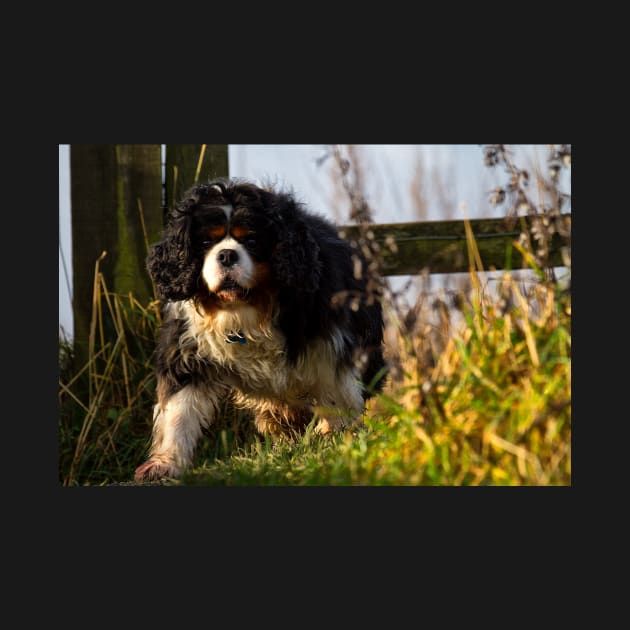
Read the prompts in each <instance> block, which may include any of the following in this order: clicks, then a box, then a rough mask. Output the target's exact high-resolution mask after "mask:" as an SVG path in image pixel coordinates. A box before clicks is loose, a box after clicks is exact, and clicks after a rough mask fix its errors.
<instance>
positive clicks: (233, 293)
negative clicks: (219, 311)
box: [192, 197, 276, 308]
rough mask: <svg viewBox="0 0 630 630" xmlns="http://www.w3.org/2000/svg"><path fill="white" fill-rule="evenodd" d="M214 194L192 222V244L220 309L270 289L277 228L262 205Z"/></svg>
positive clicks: (204, 278) (214, 300) (211, 294)
mask: <svg viewBox="0 0 630 630" xmlns="http://www.w3.org/2000/svg"><path fill="white" fill-rule="evenodd" d="M224 201H225V200H224V199H223V198H222V197H220V198H215V199H214V201H213V200H209V202H208V203H207V204H205V205H204V206H203V207H201V208H199V209H198V210H197V212H196V213H195V215H194V216H193V221H192V241H193V247H194V248H195V250H196V251H198V252H199V255H200V258H201V260H202V264H201V280H202V282H203V283H204V284H205V287H206V288H207V290H208V293H209V296H208V297H209V298H211V299H212V300H213V302H214V304H215V307H217V308H231V307H237V306H239V305H240V304H242V303H250V302H251V301H254V300H255V299H256V298H257V297H259V294H260V292H261V291H263V290H264V291H265V292H268V291H270V290H271V289H272V287H271V286H270V285H271V284H272V277H271V275H272V274H271V271H272V270H271V260H272V254H273V250H274V248H275V245H276V231H275V230H274V229H272V227H271V225H270V222H269V220H268V219H267V217H266V216H265V213H264V211H263V210H262V209H261V208H257V207H256V204H252V203H251V201H249V202H248V200H246V199H245V200H244V199H238V200H236V201H237V203H235V204H232V203H222V202H224Z"/></svg>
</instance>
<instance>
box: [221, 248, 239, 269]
mask: <svg viewBox="0 0 630 630" xmlns="http://www.w3.org/2000/svg"><path fill="white" fill-rule="evenodd" d="M217 258H218V259H219V262H220V263H221V265H222V266H223V267H231V266H232V265H235V264H236V263H237V262H238V252H236V251H234V250H233V249H222V250H221V251H220V252H219V253H218V254H217Z"/></svg>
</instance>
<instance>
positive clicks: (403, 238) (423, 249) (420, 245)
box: [340, 214, 571, 276]
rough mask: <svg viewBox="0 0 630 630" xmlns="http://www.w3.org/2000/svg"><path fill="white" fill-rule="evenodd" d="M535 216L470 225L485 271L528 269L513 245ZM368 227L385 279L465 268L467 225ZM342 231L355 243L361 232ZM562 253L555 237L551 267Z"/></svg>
mask: <svg viewBox="0 0 630 630" xmlns="http://www.w3.org/2000/svg"><path fill="white" fill-rule="evenodd" d="M570 216H571V215H570V214H563V215H561V218H562V220H564V221H570ZM533 218H534V217H532V216H525V217H519V218H518V219H516V220H514V219H510V220H509V221H508V220H507V219H505V218H500V219H471V220H470V221H469V224H470V228H471V231H472V233H473V236H474V237H475V242H476V245H477V249H478V250H479V256H480V258H481V262H482V263H483V266H484V269H485V270H488V269H491V268H494V269H507V268H509V269H523V268H527V267H528V266H529V265H528V263H527V261H525V260H524V259H523V257H522V255H521V254H520V253H519V251H518V250H517V249H516V248H514V247H513V245H512V244H513V242H514V241H515V240H517V239H518V237H519V235H520V234H521V232H522V231H524V230H525V231H529V230H530V229H531V224H532V221H533ZM521 221H522V222H523V223H522V224H521ZM510 224H511V225H510ZM368 229H369V230H370V231H371V232H372V233H373V234H374V240H375V241H376V242H377V243H378V244H379V246H380V248H381V252H382V255H383V270H382V271H383V274H384V275H387V276H395V275H415V274H418V273H420V272H422V271H423V270H425V269H426V270H427V271H428V272H429V273H458V272H465V271H468V270H469V260H468V249H467V244H466V227H465V221H423V222H414V223H379V224H372V225H370V226H369V228H368ZM340 233H341V234H342V235H343V236H344V237H345V238H346V239H348V240H351V239H356V238H358V236H359V234H360V232H359V228H358V226H356V225H351V226H343V227H342V228H340ZM387 239H393V240H394V242H395V243H396V249H395V251H394V252H392V251H391V250H390V249H389V248H388V247H387V246H386V240H387ZM561 250H562V239H561V238H560V236H559V235H558V234H557V233H556V234H554V236H553V238H552V241H551V244H550V249H549V264H550V265H551V266H555V267H560V266H562V265H563V264H564V262H563V259H562V251H561Z"/></svg>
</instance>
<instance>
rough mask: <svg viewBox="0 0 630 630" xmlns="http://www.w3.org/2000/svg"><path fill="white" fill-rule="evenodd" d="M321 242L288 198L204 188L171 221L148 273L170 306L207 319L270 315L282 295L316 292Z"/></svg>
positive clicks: (250, 189)
mask: <svg viewBox="0 0 630 630" xmlns="http://www.w3.org/2000/svg"><path fill="white" fill-rule="evenodd" d="M318 253H319V245H318V238H317V237H315V236H314V234H313V233H312V230H311V228H310V227H309V225H308V224H307V222H306V221H305V219H304V215H303V214H301V211H300V210H299V209H298V207H297V205H296V203H295V201H294V200H293V199H292V198H291V197H290V196H288V195H283V194H277V193H274V192H272V191H269V190H265V189H262V188H259V187H257V186H254V185H252V184H239V183H234V182H231V183H229V184H223V183H214V184H209V185H201V186H196V187H194V188H193V189H191V190H190V191H189V193H188V195H187V197H186V198H185V199H184V200H182V202H180V203H179V204H178V207H177V208H175V209H174V210H173V211H172V213H171V216H170V218H169V222H168V224H167V227H166V229H165V231H164V235H163V239H162V241H160V242H159V243H156V244H155V245H154V246H153V247H152V249H151V252H150V254H149V258H148V269H149V272H150V274H151V277H152V278H153V280H154V281H155V284H156V288H157V292H158V296H159V297H160V299H162V300H163V301H181V300H189V299H193V300H194V301H195V303H196V304H197V305H198V306H200V307H202V308H203V309H204V310H205V312H206V313H208V314H211V313H216V312H217V311H221V310H227V311H234V310H237V309H239V308H241V307H243V306H244V305H249V306H252V307H254V308H257V309H258V310H259V311H260V312H265V313H269V312H270V310H271V309H272V306H273V302H274V300H275V297H276V296H277V295H278V294H279V293H280V292H281V291H282V289H290V290H291V291H292V292H303V291H306V292H314V291H316V290H317V289H318V288H319V283H320V274H321V261H320V259H319V256H318Z"/></svg>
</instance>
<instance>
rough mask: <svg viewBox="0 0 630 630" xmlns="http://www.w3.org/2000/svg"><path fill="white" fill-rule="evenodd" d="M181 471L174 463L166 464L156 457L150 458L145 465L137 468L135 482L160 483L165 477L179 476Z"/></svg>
mask: <svg viewBox="0 0 630 630" xmlns="http://www.w3.org/2000/svg"><path fill="white" fill-rule="evenodd" d="M179 472H180V471H179V469H178V468H177V467H176V466H175V464H173V463H172V462H171V463H169V462H166V461H164V460H161V459H158V458H156V457H151V458H149V459H148V460H147V461H146V462H144V464H142V465H141V466H138V468H136V472H135V474H134V476H133V480H134V481H135V482H136V483H146V482H147V481H158V480H160V479H164V478H165V477H177V476H179Z"/></svg>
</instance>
